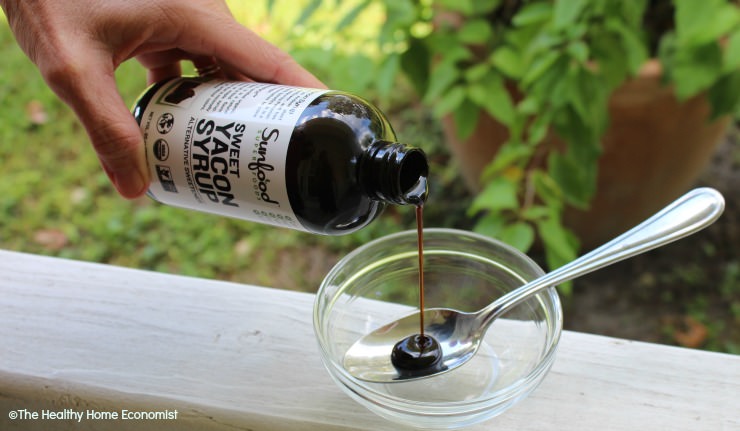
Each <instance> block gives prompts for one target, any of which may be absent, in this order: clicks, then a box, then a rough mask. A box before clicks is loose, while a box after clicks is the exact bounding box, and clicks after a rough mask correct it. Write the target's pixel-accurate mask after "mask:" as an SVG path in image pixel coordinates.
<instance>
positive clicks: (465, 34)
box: [457, 19, 493, 44]
mask: <svg viewBox="0 0 740 431" xmlns="http://www.w3.org/2000/svg"><path fill="white" fill-rule="evenodd" d="M492 34H493V31H492V30H491V25H490V24H489V23H488V21H487V20H485V19H473V20H469V21H466V22H465V24H464V25H463V26H462V27H461V28H460V30H459V31H458V33H457V40H459V41H460V42H462V43H468V44H483V43H485V42H486V41H487V40H488V39H489V38H490V37H491V35H492Z"/></svg>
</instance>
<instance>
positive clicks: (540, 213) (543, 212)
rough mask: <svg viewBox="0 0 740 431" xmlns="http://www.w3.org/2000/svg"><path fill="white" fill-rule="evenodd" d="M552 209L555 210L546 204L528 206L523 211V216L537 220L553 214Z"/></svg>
mask: <svg viewBox="0 0 740 431" xmlns="http://www.w3.org/2000/svg"><path fill="white" fill-rule="evenodd" d="M552 211H553V210H552V209H551V208H549V207H546V206H544V205H533V206H531V207H528V208H526V209H525V210H524V211H523V212H522V216H523V217H524V219H526V220H530V221H537V220H540V219H544V218H547V217H550V214H552Z"/></svg>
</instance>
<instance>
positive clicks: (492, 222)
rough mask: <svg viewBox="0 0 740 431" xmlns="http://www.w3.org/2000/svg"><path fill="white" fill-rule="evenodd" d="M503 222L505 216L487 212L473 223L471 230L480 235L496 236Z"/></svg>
mask: <svg viewBox="0 0 740 431" xmlns="http://www.w3.org/2000/svg"><path fill="white" fill-rule="evenodd" d="M505 224H506V217H504V216H503V215H502V214H501V213H488V214H486V215H485V216H483V217H481V218H480V219H479V220H478V221H477V222H476V223H475V226H474V227H473V230H474V231H475V232H477V233H479V234H481V235H485V236H488V237H491V238H498V237H499V236H500V235H501V231H502V230H503V229H504V226H505Z"/></svg>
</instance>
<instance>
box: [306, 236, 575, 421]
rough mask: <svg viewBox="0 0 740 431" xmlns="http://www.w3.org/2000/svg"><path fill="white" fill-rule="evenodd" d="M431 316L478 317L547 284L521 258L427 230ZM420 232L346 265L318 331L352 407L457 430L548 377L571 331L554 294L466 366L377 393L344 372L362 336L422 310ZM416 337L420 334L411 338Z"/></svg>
mask: <svg viewBox="0 0 740 431" xmlns="http://www.w3.org/2000/svg"><path fill="white" fill-rule="evenodd" d="M424 256H425V261H424V269H425V270H424V278H425V306H426V307H427V308H434V307H445V308H453V309H456V310H460V311H467V312H473V311H477V310H479V309H481V308H483V307H484V306H486V305H488V304H489V303H491V302H492V301H494V300H495V299H496V298H498V297H499V296H501V295H502V294H504V293H506V292H508V291H510V290H512V289H515V288H517V287H519V286H521V285H522V284H524V283H525V282H526V281H529V280H532V279H534V278H537V277H539V276H540V275H542V274H543V271H542V269H541V268H540V267H539V266H537V264H536V263H535V262H534V261H532V260H531V259H530V258H528V257H527V256H526V255H524V254H522V253H521V252H519V251H518V250H516V249H514V248H512V247H510V246H508V245H506V244H504V243H501V242H499V241H496V240H494V239H491V238H487V237H484V236H481V235H477V234H474V233H471V232H467V231H461V230H454V229H425V230H424ZM417 259H418V255H417V244H416V231H406V232H401V233H398V234H394V235H389V236H386V237H383V238H380V239H377V240H375V241H373V242H370V243H368V244H366V245H364V246H362V247H360V248H358V249H357V250H355V251H353V252H352V253H350V254H349V255H347V256H346V257H345V258H344V259H342V260H341V261H340V262H339V263H337V264H336V266H334V268H333V269H332V270H331V271H330V272H329V274H328V275H327V276H326V278H325V279H324V281H323V282H322V284H321V287H320V288H319V291H318V293H317V296H316V302H315V304H314V330H315V332H316V338H317V339H318V343H319V350H320V353H321V358H322V360H323V362H324V365H325V366H326V368H327V369H328V371H329V374H330V375H331V377H332V378H333V379H334V381H335V382H336V383H337V384H338V385H339V387H340V388H342V389H343V390H344V391H345V392H346V393H347V394H348V395H349V396H350V397H352V398H353V399H355V400H356V401H358V402H359V403H360V404H362V405H364V406H365V407H367V408H368V409H370V410H371V411H373V412H375V413H377V414H378V415H380V416H382V417H385V418H386V419H389V420H391V421H395V422H399V423H403V424H406V425H410V426H414V427H418V428H426V429H453V428H460V427H464V426H468V425H472V424H475V423H478V422H481V421H484V420H486V419H489V418H491V417H494V416H496V415H498V414H500V413H502V412H503V411H505V410H506V409H508V408H510V407H511V406H513V405H514V404H516V403H517V402H518V401H520V400H522V399H523V398H525V397H526V396H527V395H528V394H529V393H530V392H531V391H532V390H534V389H535V388H536V387H537V386H538V384H539V383H540V382H541V381H542V379H543V378H544V376H545V375H546V374H547V372H548V371H549V369H550V367H551V365H552V363H553V360H554V358H555V351H556V349H557V345H558V341H559V339H560V333H561V330H562V308H561V305H560V300H559V298H558V295H557V292H556V290H555V289H554V288H551V289H548V290H545V291H543V292H541V293H539V294H537V295H535V296H533V297H531V298H530V299H528V300H526V301H524V302H522V303H521V304H520V305H518V306H517V307H515V308H514V309H512V310H511V311H510V312H508V313H506V314H505V315H503V316H502V317H500V318H499V319H497V320H496V321H495V322H494V323H493V325H492V326H491V327H490V328H489V330H488V332H487V333H486V336H485V338H484V340H483V342H482V344H481V348H480V350H479V351H478V353H477V354H476V355H475V356H474V357H473V359H472V360H471V361H470V362H468V363H467V364H465V365H463V366H461V367H460V368H457V369H455V370H452V371H450V372H448V373H445V374H441V375H438V376H433V377H429V378H425V379H420V380H413V381H400V382H393V383H369V382H366V381H363V380H359V379H357V378H355V377H353V376H352V375H351V374H350V373H348V372H347V370H345V369H344V367H343V365H342V363H343V359H344V354H345V352H346V351H347V349H349V347H350V346H351V345H352V344H354V343H355V342H356V341H357V340H359V339H360V338H361V337H362V336H363V335H365V334H367V333H369V332H372V331H373V330H375V329H377V328H379V327H380V326H382V325H384V324H386V323H389V322H392V321H394V320H396V319H398V318H400V317H403V316H405V315H407V314H409V313H410V312H413V311H414V310H415V309H418V276H419V275H418V263H417V262H418V260H417ZM409 335H411V334H409Z"/></svg>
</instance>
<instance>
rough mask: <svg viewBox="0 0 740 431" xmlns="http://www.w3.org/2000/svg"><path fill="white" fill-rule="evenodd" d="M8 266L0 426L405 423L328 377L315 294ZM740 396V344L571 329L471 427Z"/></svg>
mask: <svg viewBox="0 0 740 431" xmlns="http://www.w3.org/2000/svg"><path fill="white" fill-rule="evenodd" d="M0 273H2V274H3V275H2V277H0V429H2V430H34V429H39V430H41V429H43V430H49V429H75V430H76V429H96V430H103V429H116V430H121V429H132V430H134V429H135V430H140V429H156V430H167V429H173V430H190V429H193V430H210V429H214V430H215V429H219V430H221V429H223V430H233V429H244V430H254V431H261V430H265V431H268V430H269V431H279V430H328V431H332V430H381V429H394V430H395V429H399V427H398V426H397V425H395V424H391V423H389V422H387V421H385V420H384V419H381V418H379V417H377V416H375V415H373V414H372V413H370V412H368V411H366V410H365V409H364V408H363V407H361V406H360V405H358V404H356V403H355V402H354V401H352V400H351V399H350V398H349V397H347V396H346V395H344V393H343V392H342V391H341V390H340V389H339V388H338V387H337V386H335V385H334V383H333V382H332V381H331V379H330V378H329V375H328V374H327V372H326V371H325V370H324V368H323V366H322V364H321V361H320V359H319V354H318V349H317V347H316V341H315V339H314V335H313V328H312V321H311V319H312V306H313V298H314V297H313V295H310V294H305V293H296V292H288V291H282V290H278V289H269V288H262V287H255V286H246V285H240V284H235V283H227V282H220V281H213V280H203V279H197V278H190V277H182V276H175V275H167V274H161V273H154V272H147V271H140V270H132V269H124V268H119V267H112V266H108V265H100V264H91V263H84V262H76V261H70V260H64V259H58V258H49V257H40V256H34V255H28V254H21V253H15V252H7V251H0ZM566 318H567V316H566ZM738 397H740V356H734V355H726V354H718V353H710V352H703V351H695V350H689V349H682V348H676V347H667V346H660V345H653V344H647V343H639V342H630V341H625V340H619V339H614V338H607V337H601V336H594V335H587V334H580V333H574V332H565V333H564V334H563V337H562V340H561V345H560V348H559V353H558V357H557V359H556V361H555V365H554V366H553V369H552V371H551V372H550V374H549V375H548V376H547V377H546V378H545V381H544V382H543V384H542V385H541V386H540V387H539V388H538V389H537V390H536V391H535V392H534V393H533V394H532V395H530V397H529V398H528V399H526V400H524V401H523V402H522V403H520V404H519V405H518V406H516V407H514V408H513V409H511V410H510V411H508V412H506V413H504V414H503V415H502V416H499V417H497V418H494V419H492V420H490V421H488V422H486V423H483V424H481V425H478V426H475V427H471V428H469V429H470V430H497V431H500V430H524V431H526V430H542V429H556V430H595V429H610V430H638V429H644V430H652V429H656V430H657V429H671V430H691V431H695V430H712V431H714V430H722V429H728V430H729V429H740V414H738V401H737V400H738ZM175 411H177V413H176V414H177V416H176V418H173V417H172V415H173V414H174V412H175ZM34 412H35V413H36V414H37V415H39V416H40V415H41V414H42V413H46V418H45V419H44V418H40V417H39V418H38V419H32V418H31V419H29V418H22V417H21V418H16V419H13V418H12V416H13V414H15V415H16V416H18V415H21V416H26V417H28V415H31V414H33V413H34ZM67 412H69V413H67ZM77 412H80V413H82V414H89V413H88V412H92V413H91V414H92V415H93V416H90V417H83V418H82V420H81V421H79V422H78V421H77V420H76V419H75V418H73V417H71V416H70V417H68V418H61V419H60V418H49V415H50V414H52V413H55V414H57V413H58V414H60V415H65V414H69V415H72V414H73V413H77ZM122 412H128V414H129V418H128V419H123V418H121V417H120V415H121V414H122ZM157 412H159V413H158V414H162V415H166V414H169V415H170V417H169V418H163V419H160V420H150V419H138V420H137V419H135V418H134V415H139V416H141V415H147V414H155V413H157ZM96 413H99V414H103V415H104V414H107V415H112V414H113V413H117V414H118V415H119V417H118V418H115V419H112V418H110V417H109V418H95V417H94V415H95V414H96Z"/></svg>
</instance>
